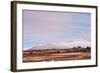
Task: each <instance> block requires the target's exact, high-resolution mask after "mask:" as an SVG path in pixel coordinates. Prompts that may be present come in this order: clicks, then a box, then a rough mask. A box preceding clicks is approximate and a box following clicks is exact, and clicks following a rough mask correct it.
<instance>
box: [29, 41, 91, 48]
mask: <svg viewBox="0 0 100 73" xmlns="http://www.w3.org/2000/svg"><path fill="white" fill-rule="evenodd" d="M78 46H80V47H82V48H86V47H90V46H91V42H90V41H86V40H78V41H67V42H58V43H55V42H54V43H47V44H44V45H40V46H35V47H32V48H30V50H34V49H70V48H73V47H78Z"/></svg>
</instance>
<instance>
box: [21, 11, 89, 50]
mask: <svg viewBox="0 0 100 73" xmlns="http://www.w3.org/2000/svg"><path fill="white" fill-rule="evenodd" d="M22 24H23V29H22V30H23V48H32V47H34V46H38V45H40V44H45V43H52V42H65V41H69V40H77V39H80V40H90V39H91V14H90V13H77V12H53V11H35V10H33V11H32V10H23V23H22Z"/></svg>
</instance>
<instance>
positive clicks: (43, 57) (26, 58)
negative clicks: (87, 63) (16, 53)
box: [23, 52, 91, 62]
mask: <svg viewBox="0 0 100 73" xmlns="http://www.w3.org/2000/svg"><path fill="white" fill-rule="evenodd" d="M90 58H91V53H90V52H72V53H55V54H28V55H23V62H41V61H65V60H84V59H90Z"/></svg>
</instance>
